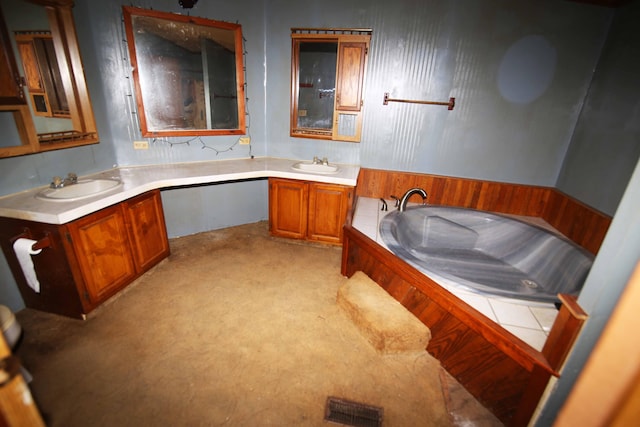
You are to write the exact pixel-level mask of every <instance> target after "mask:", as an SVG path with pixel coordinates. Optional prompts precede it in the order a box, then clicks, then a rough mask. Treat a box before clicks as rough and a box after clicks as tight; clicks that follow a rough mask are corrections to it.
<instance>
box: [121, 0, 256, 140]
mask: <svg viewBox="0 0 640 427" xmlns="http://www.w3.org/2000/svg"><path fill="white" fill-rule="evenodd" d="M123 14H124V24H125V31H126V34H127V44H128V47H129V57H130V61H131V66H132V70H133V81H134V85H135V93H136V101H137V107H138V116H139V118H140V130H141V132H142V136H144V137H162V136H196V135H197V136H203V135H242V134H244V133H245V132H246V125H245V88H244V66H243V47H242V27H241V26H240V25H238V24H232V23H228V22H222V21H215V20H212V19H205V18H199V17H193V16H186V15H178V14H175V13H167V12H159V11H155V10H147V9H140V8H135V7H128V6H123Z"/></svg>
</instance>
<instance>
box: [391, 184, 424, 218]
mask: <svg viewBox="0 0 640 427" xmlns="http://www.w3.org/2000/svg"><path fill="white" fill-rule="evenodd" d="M414 194H419V195H420V196H422V203H423V204H424V202H425V201H426V200H427V192H426V191H424V190H423V189H422V188H412V189H410V190H407V192H406V193H404V196H402V198H401V199H400V203H399V204H398V210H399V211H400V212H404V210H405V209H406V208H407V202H408V201H409V198H410V197H411V196H413V195H414Z"/></svg>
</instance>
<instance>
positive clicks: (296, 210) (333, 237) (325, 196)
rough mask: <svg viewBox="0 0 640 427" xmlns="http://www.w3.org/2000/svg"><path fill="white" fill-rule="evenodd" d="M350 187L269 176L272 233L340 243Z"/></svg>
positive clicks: (351, 195) (348, 202)
mask: <svg viewBox="0 0 640 427" xmlns="http://www.w3.org/2000/svg"><path fill="white" fill-rule="evenodd" d="M352 200H353V187H347V186H344V185H338V184H325V183H320V182H309V181H297V180H291V179H281V178H270V179H269V230H270V232H271V234H272V235H274V236H279V237H288V238H293V239H305V240H310V241H316V242H325V243H332V244H342V226H343V225H344V222H345V219H346V217H347V211H348V210H349V208H350V206H351V203H352Z"/></svg>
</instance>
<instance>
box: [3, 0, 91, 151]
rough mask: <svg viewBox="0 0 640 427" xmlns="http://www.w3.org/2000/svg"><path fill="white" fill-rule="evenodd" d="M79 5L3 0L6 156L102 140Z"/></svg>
mask: <svg viewBox="0 0 640 427" xmlns="http://www.w3.org/2000/svg"><path fill="white" fill-rule="evenodd" d="M73 5H74V1H73V0H17V1H16V0H0V39H1V48H2V53H1V54H0V74H1V75H2V78H1V79H0V123H2V125H3V128H4V129H5V130H6V135H5V138H4V140H3V141H2V143H0V157H13V156H19V155H24V154H30V153H37V152H42V151H50V150H58V149H61V148H69V147H75V146H80V145H87V144H95V143H97V142H98V132H97V129H96V124H95V118H94V115H93V109H92V107H91V100H90V98H89V91H88V89H87V84H86V80H85V75H84V67H83V65H82V58H81V56H80V49H79V47H78V40H77V35H76V29H75V23H74V20H73V12H72V8H73ZM44 58H48V60H47V61H44ZM17 59H20V62H18V61H17Z"/></svg>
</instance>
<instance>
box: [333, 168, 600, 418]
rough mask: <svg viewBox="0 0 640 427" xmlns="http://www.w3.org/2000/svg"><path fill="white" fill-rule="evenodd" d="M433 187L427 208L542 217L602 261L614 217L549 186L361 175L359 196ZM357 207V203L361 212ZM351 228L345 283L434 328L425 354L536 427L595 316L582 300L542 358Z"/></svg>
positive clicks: (567, 300) (497, 408) (563, 313)
mask: <svg viewBox="0 0 640 427" xmlns="http://www.w3.org/2000/svg"><path fill="white" fill-rule="evenodd" d="M413 187H421V188H424V189H425V190H426V191H427V193H428V194H429V198H428V199H427V202H428V203H430V204H442V205H450V206H460V207H468V208H473V209H480V210H487V211H494V212H502V213H508V214H515V215H525V216H536V217H540V218H543V219H545V220H546V221H547V222H548V223H549V224H551V225H552V226H554V227H555V228H556V229H558V230H559V231H560V232H562V233H564V234H565V235H566V236H568V237H569V238H571V239H572V240H573V241H574V242H576V243H577V244H579V245H581V246H582V247H584V248H585V249H587V250H588V251H590V252H592V253H594V254H595V253H596V252H597V251H598V249H599V247H600V244H601V243H602V239H603V238H604V235H605V234H606V231H607V229H608V227H609V224H610V221H611V218H609V217H608V216H606V215H604V214H602V213H600V212H598V211H596V210H594V209H591V208H589V207H588V206H586V205H584V204H582V203H580V202H577V201H575V200H573V199H571V198H569V197H567V196H566V195H564V194H562V193H561V192H559V191H557V190H555V189H551V188H544V187H532V186H526V185H517V184H504V183H495V182H483V181H477V180H471V179H462V178H449V177H442V176H433V175H424V174H412V173H405V172H391V171H380V170H373V169H361V171H360V175H359V178H358V185H357V187H356V201H357V197H358V196H362V197H371V198H376V199H377V198H381V197H382V198H387V199H388V198H389V196H390V195H395V196H398V197H400V196H402V195H403V194H404V192H405V191H406V190H407V189H409V188H413ZM355 205H356V203H354V206H355ZM352 215H353V212H350V213H349V215H348V216H347V223H346V224H345V227H344V243H343V252H342V274H343V275H344V276H347V277H351V276H352V275H353V274H354V273H355V272H356V271H363V272H364V273H365V274H367V275H368V276H369V277H370V278H371V279H373V280H374V281H375V282H377V283H378V284H379V285H380V286H381V287H382V288H383V289H385V290H386V291H387V292H388V293H389V294H390V295H391V296H393V297H394V298H395V299H396V300H397V301H399V302H400V303H401V304H402V305H403V306H405V307H406V308H407V309H408V310H409V311H410V312H411V313H413V314H414V315H415V316H416V317H417V318H418V319H420V320H421V321H422V322H423V323H424V324H425V325H426V326H428V327H429V329H430V330H431V333H432V338H431V341H430V342H429V344H428V346H427V348H426V350H427V351H428V352H429V353H430V354H431V355H433V356H434V357H436V358H437V359H438V360H439V361H440V362H441V363H442V365H443V367H444V368H445V369H446V370H447V371H448V372H449V373H450V374H451V375H453V376H454V377H455V378H456V379H457V380H458V381H459V382H460V383H461V384H462V385H463V386H464V387H465V388H466V389H467V390H468V391H469V392H470V393H471V394H472V395H474V396H475V397H476V399H478V400H479V401H480V402H481V403H482V404H484V405H485V406H486V407H487V408H488V409H490V410H491V411H492V412H493V413H494V414H495V415H496V416H497V417H498V418H499V419H500V420H501V421H502V422H504V423H505V424H506V425H514V426H521V425H527V423H528V422H529V420H530V418H531V416H532V415H533V413H534V411H535V409H536V407H537V405H538V403H539V401H540V398H541V396H542V394H543V392H544V390H545V388H546V386H547V384H548V381H549V379H550V378H551V376H552V375H554V376H558V375H559V374H558V371H559V369H560V367H561V366H562V363H563V362H564V360H565V358H566V356H567V355H568V353H569V351H570V349H571V346H572V345H573V342H574V341H575V339H576V337H577V335H578V333H579V331H580V329H581V327H582V324H583V323H584V321H585V320H586V318H587V316H586V314H585V313H584V312H583V311H582V310H581V308H580V307H579V306H578V304H577V303H576V299H575V297H572V296H567V295H562V296H561V300H562V302H563V305H562V307H561V309H560V312H559V313H558V316H557V318H556V321H555V323H554V325H553V327H552V329H551V331H550V333H549V336H548V337H547V340H546V342H545V345H544V347H543V349H542V351H538V350H536V349H534V348H533V347H531V346H530V345H528V344H527V343H525V342H524V341H522V340H520V339H519V338H517V337H516V336H514V335H513V334H511V333H510V332H508V331H506V330H505V329H503V328H502V327H501V326H499V325H498V324H496V323H494V322H493V321H491V320H490V319H489V318H487V317H485V316H484V315H483V314H481V313H480V312H479V311H477V310H475V309H474V308H472V307H471V306H469V305H468V304H467V303H465V302H463V301H462V300H460V299H459V298H457V297H456V296H454V295H453V294H451V293H450V292H449V291H447V290H446V289H444V288H443V287H441V286H440V285H438V284H437V283H436V282H434V281H433V280H431V279H429V278H428V277H427V276H425V275H424V274H423V273H421V272H420V271H418V270H417V269H415V268H414V267H412V266H411V265H409V264H408V263H406V262H405V261H403V260H402V259H400V258H398V257H396V256H395V255H393V254H392V253H391V252H389V251H388V250H386V249H384V248H383V247H381V246H380V245H378V244H377V243H376V242H374V241H373V240H371V239H370V238H369V237H367V236H366V235H364V234H363V233H361V232H360V231H358V230H357V229H355V228H353V227H352V225H351V220H352Z"/></svg>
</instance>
